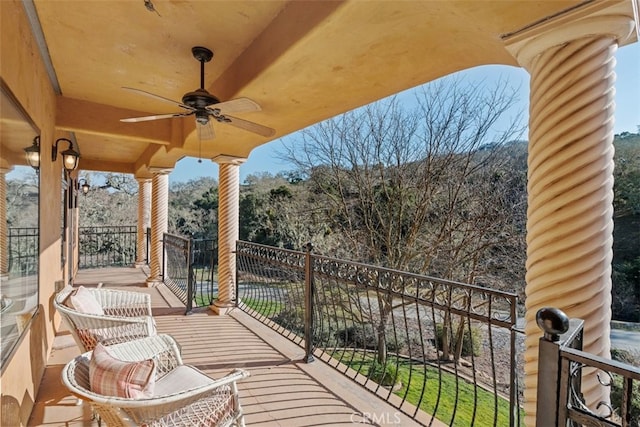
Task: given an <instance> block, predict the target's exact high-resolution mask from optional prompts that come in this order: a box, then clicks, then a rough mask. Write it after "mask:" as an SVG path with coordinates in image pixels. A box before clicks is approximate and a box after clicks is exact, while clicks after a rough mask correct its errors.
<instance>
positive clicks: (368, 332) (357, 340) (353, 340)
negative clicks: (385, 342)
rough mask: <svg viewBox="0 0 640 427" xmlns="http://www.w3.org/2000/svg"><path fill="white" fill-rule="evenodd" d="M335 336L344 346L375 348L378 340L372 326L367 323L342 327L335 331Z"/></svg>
mask: <svg viewBox="0 0 640 427" xmlns="http://www.w3.org/2000/svg"><path fill="white" fill-rule="evenodd" d="M336 337H337V338H338V340H339V341H340V342H341V343H342V345H343V346H344V347H357V348H368V349H375V348H376V347H377V342H378V338H377V336H376V333H375V331H374V329H373V326H371V325H370V324H368V323H366V324H364V325H353V326H349V327H347V328H344V329H342V330H340V331H338V332H336Z"/></svg>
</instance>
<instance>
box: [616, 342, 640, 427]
mask: <svg viewBox="0 0 640 427" xmlns="http://www.w3.org/2000/svg"><path fill="white" fill-rule="evenodd" d="M611 358H612V359H613V360H617V361H618V362H622V363H626V364H628V365H635V366H640V358H638V357H636V356H634V355H633V354H632V353H631V352H630V351H627V350H619V349H613V350H611ZM622 394H623V378H622V377H621V376H620V375H614V378H613V382H612V385H611V404H612V406H613V407H614V408H618V409H619V408H621V407H622V397H623V396H622ZM629 412H630V415H631V419H630V421H631V422H630V424H629V425H632V426H636V425H637V426H640V383H638V381H634V383H633V390H632V392H631V401H630V402H629ZM618 415H619V414H618Z"/></svg>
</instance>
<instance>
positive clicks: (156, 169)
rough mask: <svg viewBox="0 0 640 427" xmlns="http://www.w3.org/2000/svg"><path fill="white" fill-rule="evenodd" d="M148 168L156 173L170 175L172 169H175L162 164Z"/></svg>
mask: <svg viewBox="0 0 640 427" xmlns="http://www.w3.org/2000/svg"><path fill="white" fill-rule="evenodd" d="M148 170H149V172H151V173H152V174H154V175H169V174H170V173H171V171H173V168H171V167H161V166H150V167H149V168H148Z"/></svg>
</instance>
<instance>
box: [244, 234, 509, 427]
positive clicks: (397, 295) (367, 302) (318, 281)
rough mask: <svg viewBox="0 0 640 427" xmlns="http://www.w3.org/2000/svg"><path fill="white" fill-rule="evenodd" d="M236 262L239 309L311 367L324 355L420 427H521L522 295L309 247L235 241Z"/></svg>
mask: <svg viewBox="0 0 640 427" xmlns="http://www.w3.org/2000/svg"><path fill="white" fill-rule="evenodd" d="M236 255H237V260H236V262H237V289H236V294H237V296H238V306H239V307H240V308H241V309H242V310H244V311H246V312H248V313H250V314H251V315H252V316H254V317H256V318H258V319H260V320H261V321H263V322H264V323H266V324H268V325H270V326H271V327H273V328H274V329H276V330H278V331H279V332H280V333H281V334H283V335H284V336H286V337H288V338H289V339H291V340H292V341H294V342H295V343H298V344H299V345H301V346H303V347H304V348H305V350H306V356H305V359H306V360H307V361H311V360H313V358H314V357H315V358H321V359H322V360H324V361H326V362H327V363H329V364H330V365H331V366H333V367H334V368H335V369H337V370H338V371H340V372H342V373H343V374H345V375H347V376H348V377H350V378H351V379H353V380H354V381H356V382H358V383H360V384H363V385H364V386H365V387H367V388H369V390H371V391H373V392H374V393H376V394H378V395H379V396H381V397H382V398H384V399H386V400H387V401H388V402H389V403H391V404H392V405H394V406H395V407H396V408H398V410H400V411H402V412H404V413H406V414H408V415H410V416H411V417H413V418H414V419H415V420H416V421H418V422H419V423H421V424H423V425H432V423H433V419H438V420H439V421H440V422H444V423H445V424H447V425H452V426H453V425H460V426H463V425H464V426H472V425H473V426H501V427H502V426H515V425H520V423H521V415H520V410H519V404H518V402H519V396H520V395H519V391H518V384H519V379H518V374H517V370H518V368H517V363H516V346H517V345H521V342H520V341H521V339H520V338H519V337H516V333H515V330H514V327H515V324H516V305H517V297H516V295H514V294H511V293H505V292H498V291H492V290H489V289H485V288H481V287H477V286H472V285H466V284H462V283H455V282H450V281H446V280H440V279H435V278H432V277H427V276H422V275H417V274H411V273H406V272H400V271H394V270H390V269H386V268H381V267H375V266H371V265H365V264H360V263H355V262H348V261H343V260H338V259H333V258H328V257H324V256H319V255H315V254H312V252H311V248H310V247H308V248H307V251H306V252H298V251H290V250H284V249H278V248H273V247H268V246H262V245H258V244H252V243H247V242H238V243H237V253H236ZM517 341H518V342H517ZM391 416H392V415H391Z"/></svg>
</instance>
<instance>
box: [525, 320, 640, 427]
mask: <svg viewBox="0 0 640 427" xmlns="http://www.w3.org/2000/svg"><path fill="white" fill-rule="evenodd" d="M537 321H538V325H539V326H540V327H541V329H542V330H543V331H544V336H543V337H542V338H541V339H540V347H539V360H538V401H537V409H536V425H537V426H539V427H548V426H571V427H574V426H582V425H588V426H592V427H600V426H602V427H638V426H640V367H634V366H630V365H626V364H623V363H620V362H616V361H613V360H609V359H604V358H602V357H598V356H595V355H593V354H589V353H586V352H584V351H582V331H583V327H584V322H583V321H582V320H580V319H569V318H568V317H567V316H566V315H565V314H564V313H563V312H562V311H560V310H558V309H556V308H543V309H541V310H539V311H538V313H537ZM585 375H589V376H596V378H597V381H598V382H599V383H600V384H601V386H602V387H603V391H604V393H603V396H607V395H608V396H609V397H610V399H606V398H605V399H604V400H603V401H601V402H598V403H596V404H592V405H591V406H589V405H587V403H586V402H585V398H584V396H583V394H582V390H581V385H582V382H583V380H584V378H585Z"/></svg>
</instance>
